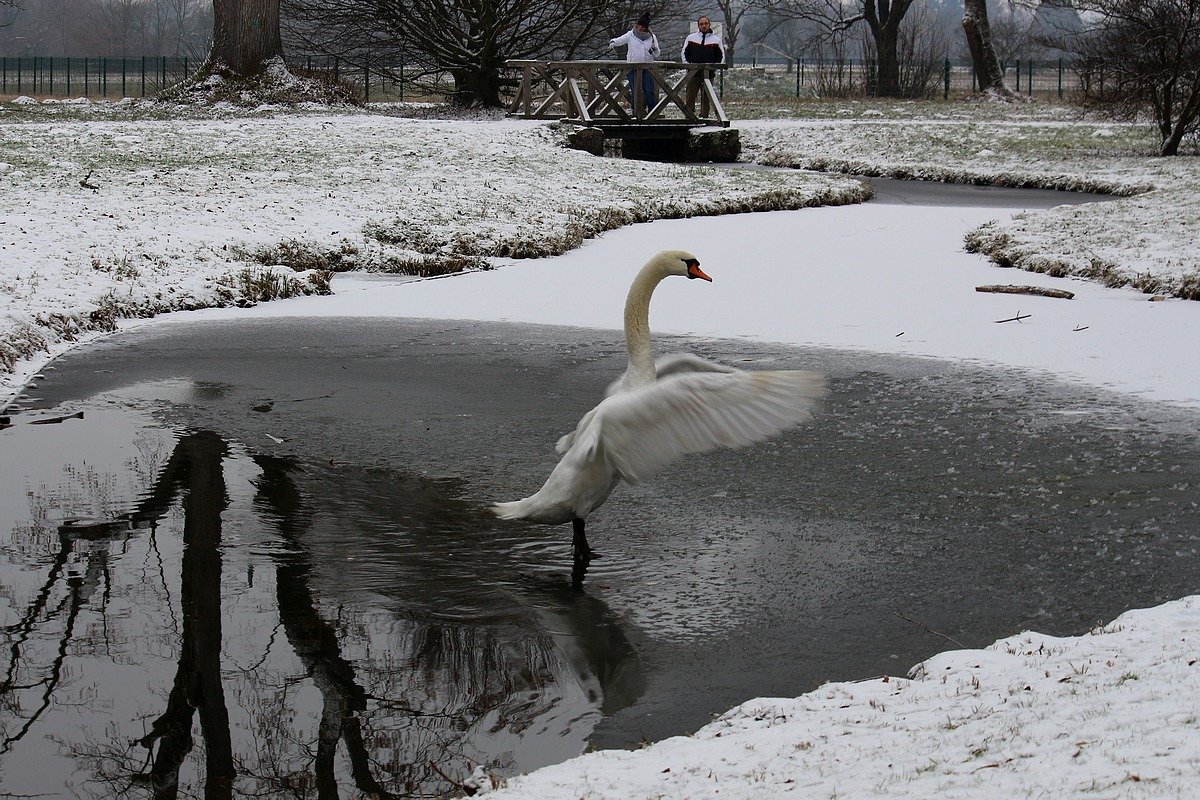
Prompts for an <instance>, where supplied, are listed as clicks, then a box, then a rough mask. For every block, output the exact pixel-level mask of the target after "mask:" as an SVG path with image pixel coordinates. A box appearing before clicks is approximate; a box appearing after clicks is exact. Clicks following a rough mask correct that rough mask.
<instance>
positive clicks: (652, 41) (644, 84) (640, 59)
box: [608, 11, 662, 115]
mask: <svg viewBox="0 0 1200 800" xmlns="http://www.w3.org/2000/svg"><path fill="white" fill-rule="evenodd" d="M622 45H624V46H625V47H626V48H628V49H627V50H626V51H625V60H626V61H627V62H628V63H630V64H649V63H652V62H653V61H654V59H656V58H658V56H659V54H660V53H662V49H661V48H660V47H659V46H658V37H657V36H655V35H654V33H653V32H651V30H650V12H649V11H647V12H646V13H644V14H642V15H641V16H640V17H638V21H637V22H636V23H635V24H634V26H633V29H632V30H630V31H628V32H626V33H625V34H623V35H621V36H618V37H617V38H615V39H611V40H609V42H608V46H609V47H610V48H611V49H613V50H615V49H617V48H618V47H621V46H622ZM641 73H642V80H641V86H640V87H639V86H638V85H637V84H638V80H637V74H638V70H636V69H631V70H629V76H628V79H629V101H630V103H631V104H632V105H633V108H634V109H637V108H638V102H637V99H636V93H637V92H638V91H639V90H640V91H641V93H642V101H643V102H642V107H641V110H642V115H645V113H646V112H647V111H649V110H650V109H651V108H653V107H654V103H655V102H656V101H657V97H658V92H656V91H655V86H654V76H653V75H651V74H650V73H649V72H648V71H647V70H641Z"/></svg>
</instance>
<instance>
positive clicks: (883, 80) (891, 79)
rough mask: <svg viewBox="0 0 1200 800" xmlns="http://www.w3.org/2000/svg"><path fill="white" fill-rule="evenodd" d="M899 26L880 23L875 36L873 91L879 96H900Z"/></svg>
mask: <svg viewBox="0 0 1200 800" xmlns="http://www.w3.org/2000/svg"><path fill="white" fill-rule="evenodd" d="M899 28H900V26H899V24H898V23H897V24H896V25H892V24H891V23H890V22H889V23H888V24H886V25H882V26H880V28H879V32H878V33H877V34H876V36H875V57H876V59H877V62H876V66H875V70H876V73H875V80H876V88H875V92H876V94H877V95H878V96H880V97H899V96H900V48H899V36H900V30H899Z"/></svg>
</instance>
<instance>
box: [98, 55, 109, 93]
mask: <svg viewBox="0 0 1200 800" xmlns="http://www.w3.org/2000/svg"><path fill="white" fill-rule="evenodd" d="M96 83H98V84H100V96H101V97H108V58H107V57H106V56H101V57H100V76H99V79H98V80H97V81H96Z"/></svg>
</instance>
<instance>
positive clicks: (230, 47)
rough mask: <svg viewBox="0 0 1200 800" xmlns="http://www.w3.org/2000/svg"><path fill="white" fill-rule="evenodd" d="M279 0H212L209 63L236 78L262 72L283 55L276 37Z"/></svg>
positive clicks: (278, 37)
mask: <svg viewBox="0 0 1200 800" xmlns="http://www.w3.org/2000/svg"><path fill="white" fill-rule="evenodd" d="M279 2H280V0H213V45H212V53H211V54H210V55H209V57H208V60H209V64H210V65H211V66H213V67H219V65H224V66H225V67H228V68H229V69H230V70H232V71H233V72H236V73H238V74H239V75H256V74H258V73H259V72H262V70H263V65H264V64H265V62H267V61H268V60H269V59H272V58H275V57H276V56H282V55H283V40H282V38H281V37H280V35H279Z"/></svg>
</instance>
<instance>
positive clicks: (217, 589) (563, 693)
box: [0, 431, 644, 797]
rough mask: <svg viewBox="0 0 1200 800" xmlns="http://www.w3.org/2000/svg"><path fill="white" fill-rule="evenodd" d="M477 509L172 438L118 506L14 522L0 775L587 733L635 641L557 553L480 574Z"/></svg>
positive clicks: (302, 779) (131, 770) (207, 778)
mask: <svg viewBox="0 0 1200 800" xmlns="http://www.w3.org/2000/svg"><path fill="white" fill-rule="evenodd" d="M384 483H387V484H389V485H390V486H391V487H392V492H391V494H390V495H388V496H387V499H386V500H385V501H382V502H380V501H377V500H376V499H375V498H378V497H379V496H380V495H378V494H371V493H372V492H374V491H375V490H376V489H377V488H378V487H379V486H380V485H381V484H384ZM397 486H399V487H401V488H400V489H399V490H397V489H396V487H397ZM356 498H369V499H368V500H365V501H364V500H361V499H356ZM35 517H36V515H34V514H31V519H34V518H35ZM488 519H489V517H488V516H487V515H485V514H480V513H479V512H476V511H474V510H473V509H471V508H470V507H469V506H468V505H467V504H466V503H463V502H461V501H459V500H458V499H456V497H455V496H454V487H453V486H451V485H450V484H448V483H446V482H443V481H430V480H426V479H422V478H418V477H415V476H408V475H398V474H397V473H396V472H395V471H393V470H375V471H370V472H355V471H351V470H345V469H343V470H337V471H331V470H329V469H328V468H323V469H320V470H315V469H314V470H310V469H307V468H306V467H305V465H303V464H299V463H295V462H293V461H290V460H287V459H282V458H277V457H271V456H262V455H250V454H247V453H245V452H244V451H243V450H241V449H240V448H238V447H237V446H236V445H231V444H229V443H227V442H225V441H224V440H222V438H221V437H220V436H218V435H217V434H215V433H211V432H203V431H201V432H188V433H185V434H183V435H181V436H179V437H178V439H177V441H176V442H175V444H174V447H173V449H172V451H171V453H170V455H169V457H168V458H166V459H165V463H164V464H163V466H162V468H161V469H160V470H159V471H158V472H157V476H156V479H155V480H154V481H153V485H152V487H151V489H150V490H149V491H148V492H147V493H146V494H145V496H144V497H143V498H142V499H141V501H140V502H139V503H138V504H137V506H136V507H135V508H134V509H133V510H132V511H129V512H128V513H126V514H124V515H123V516H122V517H121V518H120V519H118V520H116V521H113V522H109V523H107V524H103V525H91V526H88V525H79V524H63V525H61V526H58V527H57V536H55V535H54V533H53V532H52V531H53V530H54V529H53V528H49V527H47V526H48V523H44V521H43V522H38V521H37V520H36V519H34V522H33V523H31V524H30V525H28V526H24V527H22V528H21V530H19V531H14V538H21V537H23V538H24V540H25V541H24V542H23V545H24V552H31V551H32V550H38V551H40V552H39V556H41V560H42V561H43V562H48V564H49V566H48V569H46V572H45V575H44V579H43V580H42V583H41V585H40V586H38V587H37V589H36V591H31V592H30V593H29V596H28V597H26V598H21V599H20V600H21V601H22V603H23V607H24V613H23V614H20V615H18V616H17V618H16V622H14V623H13V624H11V625H8V626H7V627H6V628H5V629H4V632H5V639H4V642H3V643H4V644H5V650H6V652H7V653H8V654H9V663H8V665H7V670H6V676H7V677H6V678H5V682H4V684H2V685H0V689H2V690H3V691H2V692H0V697H2V700H3V704H4V705H3V711H2V712H0V724H2V727H0V732H2V734H3V737H4V739H3V746H2V747H3V752H4V753H6V754H10V755H8V756H6V763H5V769H4V771H3V772H0V791H8V790H9V787H10V785H11V786H16V785H20V786H22V787H25V788H28V787H30V786H33V787H34V788H36V790H37V791H38V792H41V793H45V794H49V795H52V796H53V795H55V794H57V793H68V792H67V790H66V788H65V786H64V783H63V781H64V778H63V776H64V775H68V774H71V773H72V772H74V771H76V770H78V774H80V775H84V776H86V777H83V778H80V779H78V780H74V779H73V783H72V787H71V791H73V792H75V793H83V794H92V795H95V796H111V795H113V794H114V793H118V794H124V795H134V796H146V797H174V796H177V795H178V794H181V793H182V794H184V795H187V794H196V793H199V792H200V791H203V792H204V793H205V795H206V796H210V797H231V796H233V795H235V794H237V795H241V794H262V793H266V794H272V793H286V794H297V795H300V796H307V795H309V794H314V793H315V794H316V795H317V796H319V797H336V796H338V793H339V791H342V792H346V793H348V794H349V795H351V796H353V795H354V794H357V793H362V794H367V795H371V796H377V797H396V796H410V795H413V794H430V793H439V792H445V791H448V790H449V789H450V788H452V787H451V786H450V785H449V784H448V783H447V781H446V779H445V778H444V777H442V776H443V775H446V776H450V777H452V778H453V777H458V778H463V777H466V776H467V775H469V774H470V772H471V770H472V768H473V766H474V765H475V764H481V763H482V764H487V765H489V766H490V767H491V768H492V769H495V770H497V771H499V772H501V773H504V772H509V771H525V770H528V769H532V768H535V767H537V766H542V765H544V764H546V763H552V762H554V761H558V760H562V759H564V758H567V757H570V756H571V755H574V754H576V753H578V752H579V751H581V750H582V749H583V748H584V747H585V746H586V739H587V736H588V735H589V734H590V732H591V730H592V729H593V728H594V726H595V724H596V722H597V721H598V720H599V719H600V717H601V716H602V715H603V714H608V713H612V712H613V711H616V710H617V709H619V708H621V707H623V706H624V705H627V704H629V703H632V702H633V701H634V700H636V699H637V697H638V696H639V695H640V694H641V692H642V690H643V688H644V682H643V678H642V672H641V668H640V665H639V664H638V660H637V656H636V653H635V651H634V649H633V647H632V646H631V645H630V643H629V641H628V639H627V638H626V636H625V634H624V632H623V631H622V629H621V626H620V624H619V623H618V621H617V619H616V617H615V615H614V614H613V613H612V612H611V611H610V610H609V609H608V608H607V607H606V606H605V605H604V604H603V603H602V602H601V601H600V600H599V599H597V598H595V597H591V596H589V595H587V594H586V593H581V592H578V591H573V590H572V589H571V588H570V587H568V586H565V585H562V584H561V582H559V581H556V580H554V579H553V578H552V577H551V576H550V575H549V574H548V573H547V574H543V575H539V574H538V573H537V570H536V569H533V570H526V572H525V573H524V576H523V577H520V576H521V567H522V566H523V565H521V564H516V567H517V569H516V570H515V574H517V575H518V576H519V577H518V579H515V580H514V579H513V578H512V575H513V574H514V572H513V571H511V570H506V575H507V577H506V580H505V582H503V583H501V582H498V581H493V582H487V581H486V580H480V579H479V578H478V577H477V576H479V575H480V574H481V573H482V574H486V573H484V572H482V571H478V570H477V568H478V564H477V563H472V562H471V560H470V558H469V557H467V559H466V560H465V561H464V555H465V554H464V553H458V552H456V551H458V550H462V549H464V544H463V541H462V539H463V536H464V530H466V529H470V530H473V531H476V533H475V534H474V535H475V536H477V537H478V538H479V540H480V546H484V545H483V544H482V543H483V542H485V541H487V540H493V541H496V544H495V545H493V547H494V548H495V549H497V552H492V553H486V552H484V553H480V554H479V556H478V557H479V558H480V562H479V563H485V562H489V561H490V562H491V563H493V564H494V563H495V561H496V560H497V559H501V560H502V559H503V557H504V556H503V555H502V554H501V553H499V552H498V550H499V548H504V547H507V546H508V545H509V544H511V542H508V543H506V542H505V540H504V539H503V537H499V538H497V537H495V536H488V535H487V531H486V530H484V531H483V532H479V530H480V528H481V527H482V528H486V526H487V525H488V524H489V523H488ZM264 521H266V522H267V523H268V524H266V525H264V524H263V522H264ZM465 549H466V550H467V551H468V552H478V548H476V547H475V546H474V543H472V546H471V547H466V548H465ZM22 566H23V567H25V568H30V565H29V564H28V563H26V564H23V565H22ZM524 566H528V565H524ZM5 569H7V567H5ZM472 575H474V576H475V577H474V582H472V580H473V578H472ZM175 576H178V577H177V578H176V577H175ZM82 696H87V697H90V698H91V700H92V702H91V703H89V704H88V706H89V707H90V709H94V710H90V709H89V710H85V709H84V708H83V707H79V706H76V705H75V701H76V700H77V699H78V698H79V697H82ZM197 728H198V733H199V738H200V739H201V740H202V742H203V746H197V742H196V741H194V738H193V737H194V733H195V732H196V730H197ZM51 741H53V744H52V743H51ZM35 752H36V753H38V754H39V755H38V756H37V757H36V758H34V757H30V758H29V759H28V763H29V768H28V770H27V771H26V770H25V769H23V768H22V764H24V763H26V760H25V759H24V758H22V756H23V755H26V756H29V755H30V754H32V753H35ZM64 758H68V759H71V760H72V761H73V762H74V763H73V766H66V765H64V763H62V759H64ZM80 766H82V767H83V769H82V770H79V767H80ZM34 775H40V777H38V778H35V777H33V776H34ZM10 781H11V782H12V783H11V784H10ZM6 784H8V785H6Z"/></svg>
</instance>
